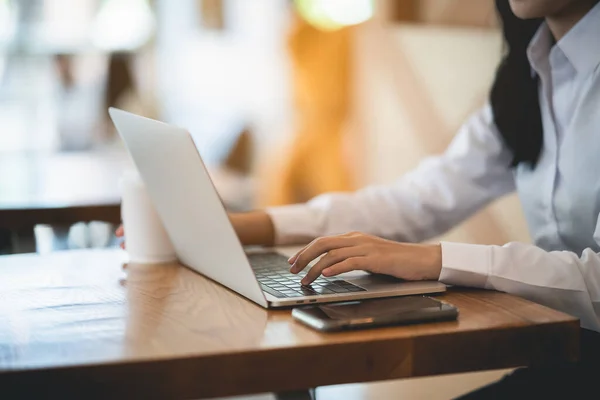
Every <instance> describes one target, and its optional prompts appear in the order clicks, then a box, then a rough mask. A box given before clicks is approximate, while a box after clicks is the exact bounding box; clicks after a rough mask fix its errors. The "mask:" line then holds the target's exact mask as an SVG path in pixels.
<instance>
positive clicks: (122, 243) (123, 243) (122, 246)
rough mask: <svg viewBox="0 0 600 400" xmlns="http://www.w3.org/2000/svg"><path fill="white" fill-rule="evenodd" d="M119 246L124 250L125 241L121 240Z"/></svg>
mask: <svg viewBox="0 0 600 400" xmlns="http://www.w3.org/2000/svg"><path fill="white" fill-rule="evenodd" d="M119 246H121V248H122V249H123V250H125V242H121V243H120V244H119Z"/></svg>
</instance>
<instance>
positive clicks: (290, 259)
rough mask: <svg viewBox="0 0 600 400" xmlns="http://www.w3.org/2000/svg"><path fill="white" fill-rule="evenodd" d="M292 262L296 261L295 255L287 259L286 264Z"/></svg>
mask: <svg viewBox="0 0 600 400" xmlns="http://www.w3.org/2000/svg"><path fill="white" fill-rule="evenodd" d="M294 261H296V255H295V254H294V255H293V256H291V257H290V258H288V263H290V264H293V263H294Z"/></svg>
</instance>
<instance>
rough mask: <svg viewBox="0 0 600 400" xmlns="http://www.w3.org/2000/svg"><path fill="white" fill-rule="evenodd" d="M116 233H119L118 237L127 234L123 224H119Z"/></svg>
mask: <svg viewBox="0 0 600 400" xmlns="http://www.w3.org/2000/svg"><path fill="white" fill-rule="evenodd" d="M115 235H117V236H118V237H123V236H125V229H123V225H119V227H118V228H117V230H116V231H115Z"/></svg>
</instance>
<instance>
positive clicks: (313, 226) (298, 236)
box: [265, 204, 319, 246]
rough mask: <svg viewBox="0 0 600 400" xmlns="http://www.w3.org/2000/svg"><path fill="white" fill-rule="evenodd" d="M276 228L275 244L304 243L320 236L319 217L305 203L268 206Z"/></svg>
mask: <svg viewBox="0 0 600 400" xmlns="http://www.w3.org/2000/svg"><path fill="white" fill-rule="evenodd" d="M265 211H266V212H267V214H269V216H270V217H271V221H272V222H273V227H274V228H275V245H276V246H284V245H290V244H304V243H308V242H309V241H311V240H313V239H314V238H315V237H317V236H319V221H318V220H319V218H317V217H316V216H315V212H314V210H311V209H310V208H309V207H308V206H306V205H305V204H293V205H289V206H280V207H272V208H267V209H266V210H265Z"/></svg>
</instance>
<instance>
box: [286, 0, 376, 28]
mask: <svg viewBox="0 0 600 400" xmlns="http://www.w3.org/2000/svg"><path fill="white" fill-rule="evenodd" d="M295 4H296V8H297V10H298V13H299V14H300V15H301V16H302V18H304V19H305V20H306V21H307V22H308V23H309V24H311V25H313V26H314V27H316V28H319V29H323V30H335V29H339V28H342V27H344V26H349V25H356V24H360V23H361V22H365V21H367V20H368V19H369V18H371V17H372V16H373V12H374V2H373V0H295Z"/></svg>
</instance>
